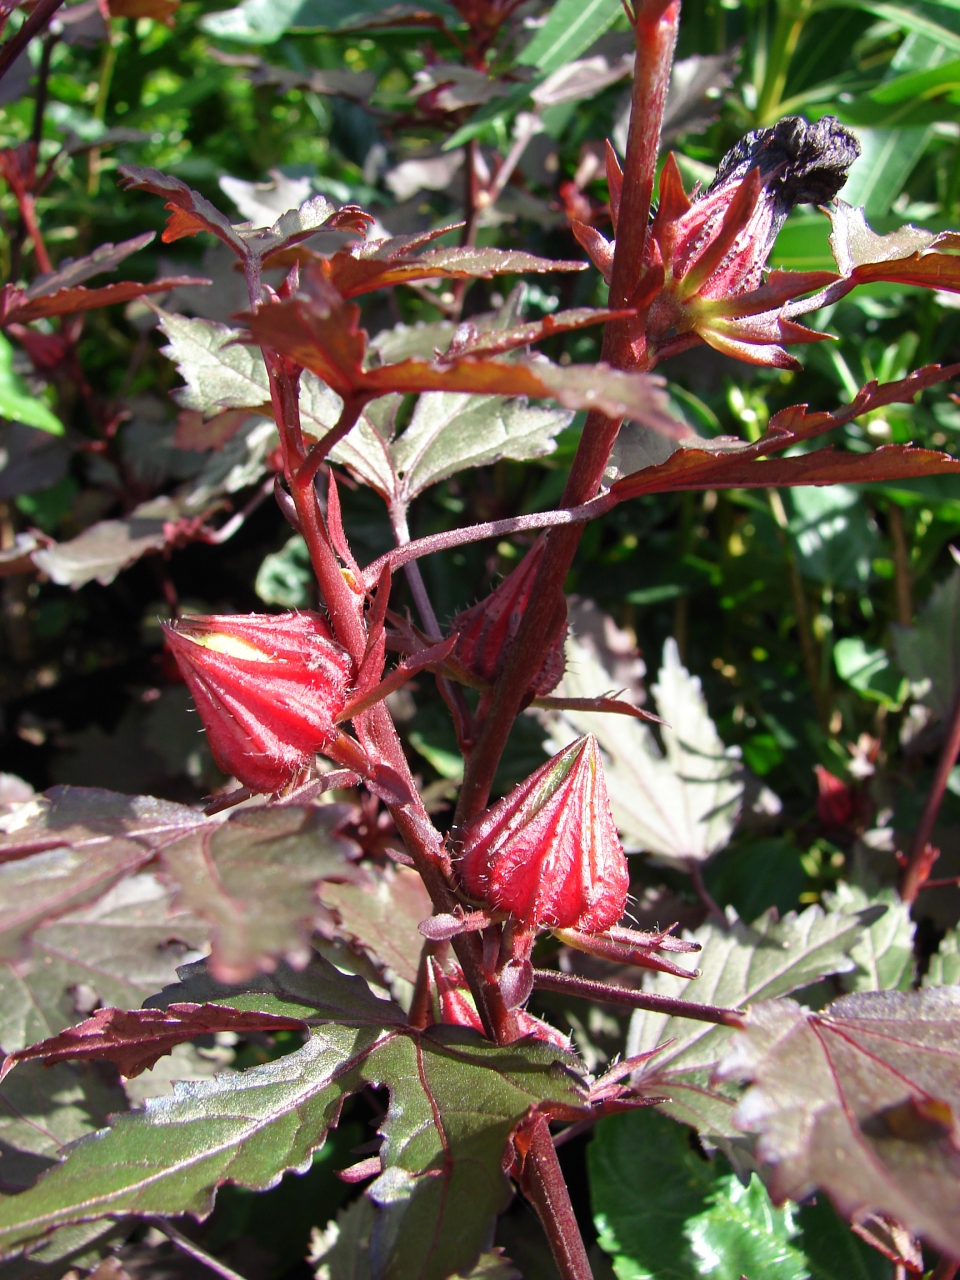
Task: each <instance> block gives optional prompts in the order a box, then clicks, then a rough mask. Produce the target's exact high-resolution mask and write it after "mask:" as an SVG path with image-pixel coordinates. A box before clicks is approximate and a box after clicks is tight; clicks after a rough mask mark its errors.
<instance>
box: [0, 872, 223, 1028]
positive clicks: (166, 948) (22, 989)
mask: <svg viewBox="0 0 960 1280" xmlns="http://www.w3.org/2000/svg"><path fill="white" fill-rule="evenodd" d="M171 898H172V890H171V889H170V888H169V887H168V886H165V885H162V884H161V883H160V882H159V881H158V880H157V879H156V877H155V876H153V875H150V874H147V873H142V874H140V875H133V876H128V877H127V878H126V879H124V880H121V881H119V882H118V883H117V884H116V885H115V886H114V887H113V888H112V889H110V890H109V891H108V892H107V893H106V894H105V895H104V896H103V897H102V898H100V899H99V900H98V901H96V902H94V903H92V904H91V905H90V906H87V907H83V908H81V909H80V910H78V911H70V912H67V913H66V914H65V915H61V916H59V918H58V919H56V920H55V921H54V922H53V923H52V924H46V925H43V926H41V927H40V928H38V929H36V930H35V931H34V933H33V937H32V938H31V940H30V945H29V950H27V951H26V952H25V954H23V955H21V956H20V957H18V959H17V962H16V964H13V963H9V962H8V963H5V964H3V965H0V1045H2V1046H3V1048H4V1049H5V1050H6V1051H7V1052H8V1053H12V1052H14V1051H15V1050H17V1049H22V1048H23V1047H24V1046H25V1045H28V1044H33V1043H35V1042H36V1041H38V1040H42V1039H44V1038H45V1037H47V1036H51V1035H54V1034H56V1032H58V1031H61V1030H62V1029H63V1028H64V1027H67V1026H70V1025H71V1024H72V1023H73V1022H75V1021H76V1018H77V1015H78V1014H79V1013H81V1012H86V1011H89V1009H90V1008H91V1007H92V1006H94V1005H96V1004H98V1003H99V1004H104V1005H117V1006H119V1007H121V1008H125V1009H135V1008H137V1007H139V1006H140V1005H141V1004H142V1003H143V1001H144V1000H145V999H146V998H147V997H148V996H150V995H153V994H154V992H156V991H158V990H159V989H160V988H161V987H162V986H164V985H165V984H166V983H168V982H172V981H173V980H174V978H175V976H176V966H177V964H178V963H179V962H180V960H181V959H182V957H183V954H184V952H185V951H191V950H196V949H197V948H198V947H202V946H203V945H204V943H205V942H206V940H207V937H208V929H207V926H206V925H205V924H204V923H203V921H201V920H198V919H197V918H196V917H195V916H191V915H189V914H187V913H185V912H178V913H174V912H173V911H171ZM79 1006H83V1007H82V1008H81V1007H79Z"/></svg>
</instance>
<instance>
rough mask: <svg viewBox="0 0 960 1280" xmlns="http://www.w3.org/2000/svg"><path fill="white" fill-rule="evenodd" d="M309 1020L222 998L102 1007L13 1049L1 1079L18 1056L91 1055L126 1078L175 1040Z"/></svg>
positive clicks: (61, 1058) (48, 1060)
mask: <svg viewBox="0 0 960 1280" xmlns="http://www.w3.org/2000/svg"><path fill="white" fill-rule="evenodd" d="M305 1026H306V1023H304V1022H301V1021H299V1020H298V1019H296V1018H283V1017H278V1016H277V1015H275V1014H270V1013H257V1012H249V1013H244V1012H241V1011H240V1010H238V1009H228V1008H224V1007H223V1006H222V1005H216V1004H171V1005H168V1006H167V1008H166V1009H98V1010H97V1011H96V1013H95V1014H94V1015H93V1017H91V1018H87V1020H86V1021H85V1022H81V1023H79V1024H78V1025H77V1026H75V1027H68V1028H67V1030H66V1031H61V1032H60V1034H59V1035H58V1036H51V1038H50V1039H49V1040H41V1041H40V1043H39V1044H35V1045H31V1046H30V1048H28V1049H21V1050H20V1051H19V1052H18V1053H10V1054H8V1055H7V1056H6V1058H5V1059H4V1061H3V1066H2V1067H0V1080H2V1079H3V1077H4V1076H5V1075H6V1074H7V1072H9V1071H11V1070H12V1069H13V1068H14V1067H15V1066H16V1065H17V1063H18V1062H27V1061H29V1060H30V1059H40V1060H41V1061H43V1062H44V1063H45V1064H46V1065H47V1066H48V1067H52V1066H53V1065H54V1063H57V1062H72V1061H78V1060H80V1061H82V1060H84V1059H88V1058H96V1059H106V1060H107V1061H109V1062H112V1063H113V1064H114V1065H115V1066H116V1068H117V1070H118V1071H119V1072H120V1074H121V1075H122V1076H125V1077H126V1079H128V1080H129V1079H131V1078H132V1077H133V1076H138V1075H139V1074H140V1072H141V1071H148V1070H149V1069H150V1067H152V1066H153V1065H154V1063H155V1062H158V1061H159V1060H160V1059H161V1058H162V1057H164V1056H165V1055H166V1054H168V1053H169V1052H170V1051H171V1049H173V1048H174V1046H175V1045H178V1044H183V1043H184V1041H186V1040H193V1039H195V1037H197V1036H205V1035H211V1034H213V1033H215V1032H218V1031H235V1032H237V1033H238V1034H240V1035H242V1034H244V1033H245V1032H248V1031H299V1030H302V1029H303V1028H304V1027H305Z"/></svg>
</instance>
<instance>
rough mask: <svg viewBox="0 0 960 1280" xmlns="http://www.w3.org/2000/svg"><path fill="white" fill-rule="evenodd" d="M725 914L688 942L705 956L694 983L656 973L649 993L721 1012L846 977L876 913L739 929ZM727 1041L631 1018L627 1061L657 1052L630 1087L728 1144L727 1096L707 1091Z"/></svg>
mask: <svg viewBox="0 0 960 1280" xmlns="http://www.w3.org/2000/svg"><path fill="white" fill-rule="evenodd" d="M727 914H728V916H729V918H730V925H729V927H728V928H727V929H721V928H720V927H719V925H716V924H713V923H708V924H705V925H703V926H701V928H700V929H698V930H697V931H696V932H695V933H694V934H692V935H690V936H691V937H693V938H694V939H695V940H696V941H697V942H699V943H700V944H701V946H702V948H703V949H702V951H701V953H700V956H699V957H698V958H699V960H700V966H701V974H700V977H699V978H697V979H696V980H695V981H693V982H685V981H684V980H683V979H682V978H675V977H673V976H672V975H670V974H666V973H658V974H656V975H655V976H654V977H653V979H652V981H650V982H649V983H648V984H647V989H648V990H650V991H654V992H656V993H657V994H658V995H665V996H670V997H672V998H674V999H680V1000H690V1001H692V1002H694V1003H698V1004H711V1005H719V1006H721V1007H722V1008H727V1009H731V1008H742V1007H743V1006H744V1005H751V1004H753V1003H754V1002H755V1001H757V1000H771V999H774V998H775V997H777V996H783V995H786V994H787V993H788V992H790V991H796V990H798V989H799V988H801V987H805V986H808V985H809V984H810V983H813V982H816V981H818V979H820V978H822V977H825V976H826V975H827V974H831V973H846V972H848V971H849V970H851V969H852V968H853V962H852V961H851V960H850V958H849V954H850V950H851V948H852V947H854V946H855V945H856V944H857V942H858V941H859V940H860V937H861V934H862V931H863V929H864V927H865V926H866V925H867V924H869V923H872V921H873V920H875V919H876V918H877V917H878V915H879V914H880V913H879V911H878V910H876V909H874V910H871V911H868V912H865V913H862V914H861V915H860V916H856V915H845V914H843V913H842V912H830V913H829V914H827V913H825V912H824V911H823V909H822V908H821V907H818V906H812V907H808V908H807V909H806V911H804V912H803V913H802V914H801V915H796V914H795V913H794V912H791V913H790V914H789V915H787V916H784V918H783V919H782V920H777V919H776V913H775V912H773V911H768V912H767V913H766V914H765V915H763V916H761V917H760V919H759V920H756V921H755V922H754V923H753V924H752V925H747V924H744V923H743V922H742V921H741V920H739V919H738V918H737V917H736V914H735V913H734V912H733V911H732V909H730V908H728V911H727ZM731 1035H732V1032H731V1031H730V1029H729V1028H727V1027H720V1026H713V1025H712V1024H710V1023H705V1022H692V1021H689V1020H688V1019H685V1018H668V1017H666V1016H665V1015H664V1014H658V1013H644V1012H640V1011H637V1012H636V1013H635V1014H634V1015H633V1018H632V1019H631V1022H630V1031H629V1034H628V1037H627V1054H628V1056H631V1057H632V1056H633V1055H635V1054H639V1053H646V1052H649V1051H650V1050H652V1049H656V1048H658V1047H659V1048H660V1052H659V1053H657V1054H656V1056H655V1057H653V1058H652V1059H651V1060H650V1061H649V1062H647V1063H645V1064H644V1066H643V1067H642V1068H641V1070H640V1071H639V1072H638V1073H636V1074H635V1075H634V1081H635V1083H636V1084H638V1085H639V1087H640V1088H641V1089H642V1092H643V1093H644V1094H646V1095H647V1096H648V1097H662V1096H663V1095H667V1096H668V1097H669V1099H670V1101H669V1102H665V1103H662V1104H661V1110H662V1111H664V1113H665V1114H667V1115H670V1116H672V1117H674V1119H678V1120H680V1121H682V1122H683V1123H685V1124H692V1125H694V1126H696V1127H697V1128H698V1129H700V1130H701V1132H705V1133H706V1134H707V1135H708V1136H710V1137H711V1138H723V1137H728V1138H729V1137H733V1136H735V1135H736V1133H737V1130H736V1129H735V1128H733V1126H732V1124H731V1119H730V1117H731V1113H732V1111H733V1107H734V1101H733V1098H732V1095H731V1094H730V1093H729V1092H727V1091H725V1090H724V1089H723V1088H720V1089H717V1090H716V1091H712V1090H711V1088H710V1084H709V1081H710V1076H711V1074H712V1073H713V1071H714V1069H715V1067H716V1065H717V1063H718V1062H719V1060H720V1058H721V1057H722V1056H723V1054H724V1053H725V1052H726V1050H727V1047H728V1046H729V1043H730V1037H731Z"/></svg>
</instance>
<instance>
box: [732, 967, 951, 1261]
mask: <svg viewBox="0 0 960 1280" xmlns="http://www.w3.org/2000/svg"><path fill="white" fill-rule="evenodd" d="M721 1074H722V1075H723V1076H724V1077H726V1078H735V1079H738V1080H739V1079H746V1080H748V1081H750V1082H751V1088H750V1089H749V1090H748V1091H747V1093H746V1095H745V1097H744V1099H743V1101H742V1102H741V1104H740V1106H739V1107H738V1109H737V1114H736V1117H735V1119H736V1123H737V1124H738V1125H739V1126H740V1127H742V1128H743V1129H746V1130H750V1131H752V1132H755V1133H757V1134H759V1145H758V1154H759V1156H760V1158H761V1159H762V1160H763V1161H764V1162H765V1163H766V1165H767V1166H768V1167H769V1170H770V1175H769V1177H770V1187H771V1191H772V1194H773V1196H774V1198H775V1199H782V1198H785V1197H787V1196H789V1197H791V1198H792V1199H796V1200H802V1199H804V1198H805V1197H806V1196H808V1195H810V1194H811V1192H813V1191H814V1190H815V1189H816V1188H819V1189H820V1190H821V1191H825V1192H827V1193H828V1194H829V1195H830V1196H831V1198H832V1199H833V1200H834V1202H835V1203H836V1205H837V1206H838V1208H839V1209H840V1210H841V1212H842V1213H844V1214H845V1215H846V1216H847V1217H855V1216H857V1215H860V1214H864V1213H867V1212H875V1213H876V1212H879V1213H886V1214H889V1215H890V1216H891V1217H894V1218H896V1219H897V1220H898V1221H900V1222H902V1223H903V1224H904V1225H905V1226H906V1227H908V1228H909V1229H910V1230H911V1231H913V1232H915V1233H916V1234H918V1235H921V1236H923V1237H924V1238H925V1239H927V1240H929V1241H930V1243H931V1244H933V1245H934V1246H935V1247H936V1248H937V1249H941V1250H945V1251H946V1252H947V1253H949V1254H951V1255H953V1256H960V1180H958V1178H957V1160H958V1156H957V1145H958V1142H957V1108H958V1107H960V990H958V989H957V988H956V987H935V988H928V989H926V990H923V991H909V992H901V991H883V992H858V993H856V994H854V995H849V996H844V997H842V998H841V999H840V1000H837V1001H834V1003H833V1004H831V1005H829V1006H828V1007H827V1008H826V1009H824V1010H823V1011H822V1012H820V1013H811V1012H810V1011H809V1010H806V1009H803V1008H802V1007H801V1006H800V1005H798V1004H795V1003H794V1002H793V1001H790V1000H785V1001H779V1002H776V1003H774V1002H771V1001H765V1002H764V1003H762V1004H759V1005H756V1006H754V1007H753V1008H752V1009H751V1011H750V1015H749V1019H748V1023H747V1027H746V1030H745V1031H743V1032H740V1033H737V1035H736V1039H735V1041H734V1044H733V1048H732V1050H731V1052H730V1054H729V1057H728V1058H727V1059H725V1061H724V1063H723V1064H722V1066H721Z"/></svg>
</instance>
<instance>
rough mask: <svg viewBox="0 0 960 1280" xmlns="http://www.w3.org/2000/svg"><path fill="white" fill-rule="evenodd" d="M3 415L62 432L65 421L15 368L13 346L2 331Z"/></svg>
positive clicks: (0, 377)
mask: <svg viewBox="0 0 960 1280" xmlns="http://www.w3.org/2000/svg"><path fill="white" fill-rule="evenodd" d="M0 418H9V419H10V421H11V422H23V423H25V424H26V425H27V426H28V427H37V428H38V429H39V430H40V431H49V432H50V434H51V435H55V436H62V435H63V423H62V422H61V421H60V419H59V418H58V417H57V415H56V414H55V413H54V412H53V410H52V409H51V408H50V406H49V405H48V404H47V403H46V402H45V401H44V400H40V399H38V398H37V397H36V396H32V395H31V394H30V392H29V391H28V390H27V387H26V384H25V383H24V381H23V379H22V378H20V377H18V376H17V374H16V373H14V371H13V347H12V346H11V345H10V343H9V342H8V341H7V339H6V338H5V337H4V335H3V334H2V333H0Z"/></svg>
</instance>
